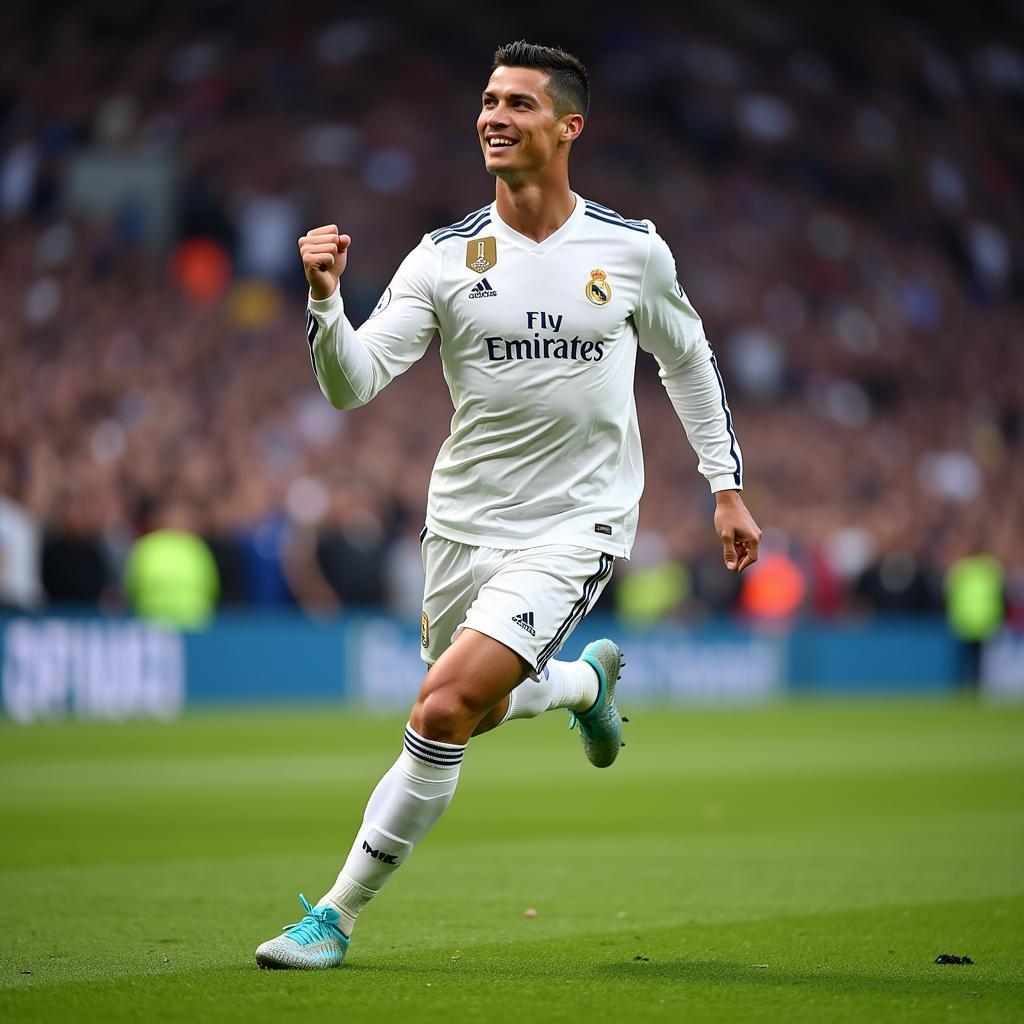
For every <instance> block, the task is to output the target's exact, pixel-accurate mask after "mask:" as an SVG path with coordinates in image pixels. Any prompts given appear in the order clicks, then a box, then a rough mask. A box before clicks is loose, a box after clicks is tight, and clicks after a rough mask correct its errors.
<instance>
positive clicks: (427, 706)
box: [411, 683, 489, 743]
mask: <svg viewBox="0 0 1024 1024" xmlns="http://www.w3.org/2000/svg"><path fill="white" fill-rule="evenodd" d="M488 710H489V709H488V708H479V707H476V706H475V704H474V702H473V701H472V700H471V698H470V696H469V694H468V693H467V692H465V691H464V690H463V689H462V688H461V687H460V686H459V685H458V684H456V683H449V684H447V685H442V686H439V687H437V688H435V689H432V690H430V691H429V692H427V693H425V694H421V695H420V697H419V700H417V701H416V705H415V707H414V708H413V712H412V716H411V719H412V727H413V728H414V729H415V730H416V731H417V732H418V733H419V734H420V735H421V736H424V737H426V738H427V739H431V740H440V741H441V742H442V743H465V742H466V741H467V740H468V739H469V737H470V736H471V735H472V732H473V730H474V729H475V728H476V725H477V722H479V721H480V719H481V717H482V716H483V715H484V714H486V713H487V711H488Z"/></svg>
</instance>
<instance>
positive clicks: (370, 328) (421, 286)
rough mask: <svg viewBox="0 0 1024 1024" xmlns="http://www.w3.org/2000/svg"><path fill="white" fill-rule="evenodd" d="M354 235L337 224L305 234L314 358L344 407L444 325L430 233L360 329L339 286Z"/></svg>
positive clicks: (403, 365) (375, 387)
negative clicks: (439, 321) (348, 313)
mask: <svg viewBox="0 0 1024 1024" xmlns="http://www.w3.org/2000/svg"><path fill="white" fill-rule="evenodd" d="M351 241H352V240H351V238H350V237H349V236H348V235H343V234H339V232H338V228H337V225H335V224H328V225H325V226H324V227H320V228H315V229H313V230H312V231H310V232H309V233H308V234H305V235H303V236H302V238H300V239H299V253H300V255H301V256H302V268H303V270H304V272H305V274H306V280H307V281H308V282H309V305H308V308H307V313H306V339H307V340H308V341H309V353H310V358H311V359H312V361H313V369H314V371H315V372H316V377H317V380H318V381H319V383H320V390H321V391H323V393H324V395H326V397H327V399H328V400H329V401H330V403H331V404H332V405H333V406H334V407H335V408H337V409H354V408H357V407H358V406H360V405H365V404H366V403H367V402H369V401H370V399H372V398H373V397H374V395H376V394H377V393H378V392H379V391H380V390H381V389H382V388H383V387H385V386H386V385H388V384H389V383H390V382H391V381H392V380H394V378H395V377H397V376H398V375H399V374H400V373H404V372H405V371H406V370H407V369H408V368H409V367H410V366H411V365H412V364H413V363H414V362H416V360H417V359H419V358H420V356H422V355H423V353H424V352H425V351H426V348H427V345H428V344H429V343H430V339H431V337H433V334H434V331H435V330H437V316H436V314H435V312H434V281H435V279H436V277H437V269H438V260H439V256H438V253H437V250H436V247H435V246H434V244H433V242H431V241H430V239H429V238H428V237H424V239H423V241H422V242H421V243H420V245H419V246H417V247H416V248H415V249H414V250H413V251H412V252H411V253H410V254H409V255H408V256H407V257H406V258H405V260H404V261H403V262H402V265H401V266H400V267H399V268H398V271H397V272H396V274H395V276H394V278H393V279H392V281H391V284H390V285H389V286H388V288H387V290H386V291H385V292H384V295H383V296H382V297H381V300H380V302H379V303H378V304H377V308H376V309H375V310H374V311H373V313H371V314H370V318H369V319H368V320H367V321H366V323H364V324H363V325H362V327H360V328H359V330H358V331H357V330H356V329H355V328H353V327H352V325H351V323H349V321H348V318H347V317H346V316H345V307H344V303H343V302H342V298H341V290H340V288H339V286H338V280H339V278H340V277H341V275H342V273H343V272H344V270H345V266H346V264H347V263H348V248H349V245H350V244H351Z"/></svg>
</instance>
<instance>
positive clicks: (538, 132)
mask: <svg viewBox="0 0 1024 1024" xmlns="http://www.w3.org/2000/svg"><path fill="white" fill-rule="evenodd" d="M547 84H548V76H547V74H546V73H545V72H543V71H538V70H537V69H536V68H513V67H498V68H495V69H494V71H493V73H492V74H491V77H490V80H489V81H488V83H487V88H486V89H485V90H484V94H483V105H482V107H481V110H480V116H479V117H478V118H477V122H476V129H477V134H478V136H479V138H480V145H481V148H482V149H483V152H484V165H485V166H486V168H487V170H488V171H489V172H490V173H491V174H494V175H496V176H498V177H499V178H502V179H505V180H509V179H516V178H518V179H523V178H530V177H534V176H538V175H539V174H541V173H543V171H544V170H545V169H547V168H548V166H549V165H550V164H551V163H552V161H553V160H554V159H555V158H556V157H561V158H562V159H564V157H565V154H566V153H567V152H568V147H569V144H570V143H571V142H572V141H573V139H575V138H576V137H577V136H578V135H579V133H580V131H581V130H582V128H583V117H582V116H581V115H580V114H564V115H562V116H561V117H559V116H558V114H557V112H556V111H555V105H554V101H553V100H552V99H551V96H550V95H549V93H548V91H547Z"/></svg>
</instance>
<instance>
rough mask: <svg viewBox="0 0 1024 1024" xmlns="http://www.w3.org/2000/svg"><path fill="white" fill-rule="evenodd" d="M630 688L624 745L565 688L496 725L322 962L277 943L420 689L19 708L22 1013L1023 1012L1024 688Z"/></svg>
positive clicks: (14, 938) (1, 756)
mask: <svg viewBox="0 0 1024 1024" xmlns="http://www.w3.org/2000/svg"><path fill="white" fill-rule="evenodd" d="M626 703H627V704H628V698H627V701H626ZM632 712H633V713H632V715H631V718H632V721H631V723H630V724H629V725H628V726H627V746H626V749H625V750H624V751H623V756H622V757H621V758H620V760H619V763H618V764H616V765H615V766H614V767H613V768H611V769H608V770H606V771H598V770H596V769H593V768H590V767H589V766H588V765H587V764H586V762H585V760H584V758H583V755H582V753H581V751H580V749H579V741H578V739H577V737H576V735H575V734H574V733H573V734H570V733H568V732H567V730H566V719H565V717H564V716H562V715H560V714H559V715H554V714H552V715H548V716H545V717H544V718H543V719H541V720H539V721H533V722H516V723H513V724H511V725H510V726H508V727H506V728H504V729H502V730H499V731H498V732H497V733H494V734H492V735H491V736H489V737H487V738H485V739H483V740H479V741H476V742H474V743H473V744H471V746H470V750H469V753H468V755H467V758H466V763H465V766H464V768H463V776H462V782H461V785H460V788H459V791H458V793H457V795H456V797H455V801H454V803H453V805H452V807H451V809H450V811H449V813H448V814H447V815H446V817H445V818H444V819H443V820H442V821H441V823H440V824H439V825H438V826H437V828H436V829H435V831H434V832H433V833H432V834H431V835H430V836H429V837H428V838H427V840H426V841H425V842H424V843H423V844H422V845H421V846H420V848H419V849H418V850H417V851H416V853H415V855H414V856H413V858H412V859H411V860H410V862H409V863H408V865H406V866H405V867H404V868H403V869H402V871H400V872H399V873H398V874H397V875H396V876H395V878H394V880H393V881H392V882H391V884H390V885H389V887H388V888H387V889H385V891H384V892H383V893H382V895H381V896H380V897H379V899H378V900H377V901H376V902H375V903H374V904H373V905H371V907H370V908H369V909H368V910H367V911H366V912H365V913H364V915H363V917H362V919H361V922H360V925H359V928H358V929H357V931H356V935H355V939H354V941H353V943H352V949H351V952H350V955H349V961H348V963H347V964H346V965H345V966H344V967H343V968H341V969H340V970H335V971H323V972H309V973H294V972H281V971H275V972H270V971H259V970H257V968H256V966H255V964H254V962H253V955H252V954H253V949H254V948H255V946H256V945H257V944H258V943H259V942H260V941H262V940H263V939H265V938H268V937H270V936H272V935H274V934H276V933H277V931H278V929H279V926H280V925H282V924H283V923H285V922H290V921H294V920H296V919H297V917H298V916H299V914H298V913H297V912H298V911H299V903H298V900H297V898H296V894H297V893H298V891H299V890H302V891H304V892H305V893H306V895H307V896H309V897H310V898H311V899H313V900H315V899H316V898H317V897H319V896H320V894H321V892H323V890H324V889H325V888H326V887H327V886H328V885H329V884H330V883H331V882H332V881H333V879H334V876H335V873H336V872H337V869H338V866H339V864H340V862H341V860H342V859H343V857H344V855H345V853H346V852H347V849H348V845H349V843H350V841H351V836H352V833H353V829H354V828H355V825H356V823H357V820H358V818H359V816H360V814H361V811H362V808H363V805H364V803H365V800H366V797H367V795H368V793H369V790H370V788H371V787H372V785H373V784H374V782H375V781H376V779H377V778H378V777H379V776H380V774H381V773H382V772H383V771H384V770H385V769H386V768H387V767H388V765H389V764H390V763H391V761H392V760H393V759H394V757H395V755H396V753H397V750H398V747H399V744H400V742H401V726H402V721H401V720H399V719H393V718H392V719H380V718H372V717H365V716H355V715H352V714H342V713H341V712H339V711H338V710H331V709H326V710H324V709H321V710H319V711H316V712H311V711H305V710H289V711H287V712H282V711H260V712H256V711H246V712H216V713H212V712H211V713H207V714H195V715H192V716H189V717H187V718H186V719H184V720H183V721H180V722H177V723H174V724H162V725H161V724H130V725H119V726H118V725H96V724H74V723H71V724H65V725H56V726H45V727H34V728H30V729H21V728H15V727H12V726H10V725H7V724H3V725H0V773H2V775H0V778H2V780H3V785H2V787H0V829H2V835H3V842H2V843H0V1020H2V1021H19V1022H25V1024H30V1022H35V1021H61V1022H68V1021H103V1022H118V1021H133V1022H134V1021H190V1022H205V1021H208V1022H216V1024H229V1022H235V1021H238V1022H243V1021H244V1022H262V1021H294V1020H310V1021H312V1020H324V1021H326V1020H338V1021H370V1022H374V1024H387V1022H390V1021H409V1022H417V1024H418V1022H431V1021H444V1022H445V1024H459V1022H462V1021H524V1020H525V1021H531V1022H546V1021H593V1022H603V1021H622V1022H631V1021H662V1020H664V1021H685V1022H687V1024H694V1022H698V1024H699V1022H704V1021H743V1022H751V1021H787V1022H789V1021H815V1022H817V1021H830V1022H837V1021H857V1022H863V1021H870V1022H872V1024H884V1022H887V1021H898V1022H900V1024H905V1022H911V1021H922V1022H924V1021H927V1022H929V1024H930V1022H934V1021H1011V1020H1018V1021H1019V1020H1022V1019H1024V925H1022V921H1024V709H1019V708H1018V709H1011V708H991V707H985V706H979V705H977V704H974V703H972V702H968V701H918V702H909V701H901V702H887V703H882V702H846V701H842V702H838V701H837V702H793V703H785V704H780V705H776V706H773V707H769V708H765V709H760V710H749V711H722V710H715V711H712V710H681V709H673V710H665V709H654V708H649V709H642V708H634V709H632ZM527 908H534V909H536V911H537V914H536V916H535V917H527V916H524V911H526V910H527ZM941 953H957V954H966V955H969V956H971V957H972V958H973V959H974V960H975V963H974V964H973V965H970V966H966V965H965V966H939V965H936V964H935V963H934V960H935V957H936V956H938V955H939V954H941Z"/></svg>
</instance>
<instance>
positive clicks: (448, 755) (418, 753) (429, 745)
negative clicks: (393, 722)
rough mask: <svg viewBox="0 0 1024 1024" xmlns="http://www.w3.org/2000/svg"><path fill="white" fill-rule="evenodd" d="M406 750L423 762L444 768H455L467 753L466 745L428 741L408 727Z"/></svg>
mask: <svg viewBox="0 0 1024 1024" xmlns="http://www.w3.org/2000/svg"><path fill="white" fill-rule="evenodd" d="M405 749H406V750H408V751H409V753H410V754H412V756H413V757H418V758H419V759H420V760H421V761H428V762H429V763H431V764H436V765H439V766H440V767H442V768H453V767H455V766H456V765H458V764H461V763H462V755H463V754H464V753H465V751H466V747H465V745H460V744H457V743H440V742H438V741H437V740H426V739H424V738H423V737H422V736H418V735H417V734H416V733H414V732H413V731H412V729H411V728H410V727H408V726H406V729H405Z"/></svg>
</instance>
